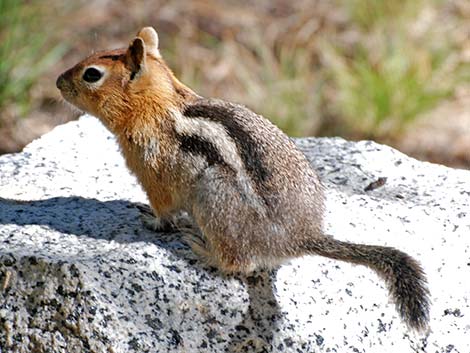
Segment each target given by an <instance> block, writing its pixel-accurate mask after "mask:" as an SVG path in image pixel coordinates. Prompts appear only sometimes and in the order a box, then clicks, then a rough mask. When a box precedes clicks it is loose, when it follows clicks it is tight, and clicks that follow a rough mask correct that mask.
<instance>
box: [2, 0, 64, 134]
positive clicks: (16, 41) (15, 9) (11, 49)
mask: <svg viewBox="0 0 470 353" xmlns="http://www.w3.org/2000/svg"><path fill="white" fill-rule="evenodd" d="M45 10H46V7H45V6H44V4H43V3H42V2H41V1H18V0H0V13H1V16H0V111H3V110H4V109H6V108H7V107H14V109H15V115H16V116H17V117H21V116H23V115H24V114H25V113H27V112H28V111H29V109H30V108H31V106H32V101H31V99H30V95H29V94H30V90H31V87H32V86H33V85H34V84H35V82H36V81H37V80H38V78H39V77H40V76H41V75H42V74H43V73H44V72H45V71H46V70H47V69H48V68H49V67H51V66H52V65H54V64H56V63H57V62H58V61H59V60H60V59H61V57H62V55H63V54H64V52H65V50H66V48H67V44H65V43H61V44H54V43H52V42H51V40H50V38H49V34H48V33H49V32H48V31H51V30H53V28H52V26H48V25H47V24H46V19H47V16H46V11H45ZM1 124H2V119H1V118H0V125H1Z"/></svg>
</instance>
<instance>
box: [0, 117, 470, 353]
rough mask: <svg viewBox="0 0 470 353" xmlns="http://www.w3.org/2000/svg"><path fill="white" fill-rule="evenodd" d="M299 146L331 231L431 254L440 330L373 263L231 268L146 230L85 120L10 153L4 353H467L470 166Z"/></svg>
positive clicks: (132, 193) (382, 149) (94, 128)
mask: <svg viewBox="0 0 470 353" xmlns="http://www.w3.org/2000/svg"><path fill="white" fill-rule="evenodd" d="M296 143H297V144H298V145H299V147H300V148H301V149H302V150H303V151H304V152H305V154H306V155H307V157H308V158H309V160H310V161H311V163H312V165H313V166H314V167H315V168H316V170H317V171H318V172H319V175H320V176H321V179H322V180H323V182H324V183H325V185H326V186H327V188H328V192H327V209H328V210H327V215H326V230H327V232H328V233H330V234H332V235H333V236H335V237H336V238H338V239H342V240H348V241H353V242H361V243H370V244H380V245H387V246H394V247H396V248H399V249H401V250H403V251H406V252H408V253H409V254H410V255H412V256H414V257H415V258H416V259H418V260H419V261H420V262H421V263H422V265H423V267H424V269H425V271H426V272H427V275H428V280H429V288H430V291H431V296H432V308H431V329H430V330H429V332H426V333H422V334H418V333H415V332H411V331H409V330H407V328H406V326H405V325H404V324H403V323H402V322H401V320H400V319H399V317H398V315H397V313H396V311H395V307H394V305H393V303H391V302H390V300H389V298H388V293H387V291H386V288H385V286H384V283H383V282H382V280H381V279H380V278H378V277H377V275H376V274H375V273H374V272H372V271H371V270H369V269H368V268H365V267H362V266H353V265H350V264H348V263H343V262H338V261H333V260H329V259H325V258H322V257H313V256H312V257H304V258H301V259H296V260H293V261H291V262H290V263H288V264H286V265H284V266H282V267H281V268H279V269H278V270H276V271H271V272H264V271H260V272H256V273H254V274H253V275H251V276H247V277H240V276H222V275H221V274H219V273H218V272H217V271H216V270H215V269H213V268H210V267H207V266H205V265H203V264H202V263H201V262H199V261H198V259H197V257H196V256H195V255H194V254H193V253H192V252H191V251H190V249H189V248H188V247H187V246H186V245H185V244H184V243H183V242H181V236H180V235H179V234H175V233H173V234H171V233H170V234H162V233H159V234H157V233H153V232H151V231H149V230H147V229H146V228H144V227H143V226H142V223H141V219H140V215H139V210H138V208H137V207H136V205H137V204H138V203H146V197H145V195H144V193H143V192H142V190H141V189H140V187H139V186H138V184H137V182H136V180H135V179H134V177H133V176H131V175H130V174H129V172H128V171H127V169H126V167H125V165H124V162H123V160H122V158H121V156H120V154H119V150H118V147H117V146H116V144H115V141H114V139H113V137H112V136H111V135H110V134H109V133H108V132H107V131H106V130H105V128H104V127H103V126H102V125H101V124H100V123H99V122H98V121H97V120H96V119H94V118H92V117H88V116H85V117H82V118H81V119H80V120H79V121H77V122H72V123H68V124H66V125H63V126H59V127H57V128H56V129H55V130H53V131H52V132H51V133H49V134H47V135H45V136H43V137H42V138H40V139H38V140H36V141H34V142H33V143H31V144H30V145H28V146H27V147H26V148H25V149H24V151H23V152H22V153H18V154H12V155H5V156H2V157H0V197H1V198H0V352H1V353H4V352H67V353H74V352H109V353H121V352H131V353H132V352H188V353H191V352H461V353H468V352H470V338H469V337H470V308H469V306H470V284H469V278H470V276H469V274H470V207H469V204H470V172H469V171H464V170H454V169H449V168H446V167H443V166H439V165H433V164H430V163H425V162H419V161H416V160H414V159H411V158H409V157H407V156H405V155H403V154H401V153H400V152H397V151H396V150H393V149H392V148H389V147H387V146H382V145H379V144H376V143H373V142H369V141H362V142H348V141H345V140H342V139H339V138H333V139H330V138H306V139H298V140H296ZM379 178H386V181H385V183H384V184H383V185H382V186H379V187H378V188H376V189H373V190H370V191H365V189H366V188H367V186H368V185H369V184H371V183H372V182H374V181H377V180H378V179H379ZM381 180H385V179H381Z"/></svg>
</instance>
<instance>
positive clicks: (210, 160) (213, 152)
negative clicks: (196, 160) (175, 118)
mask: <svg viewBox="0 0 470 353" xmlns="http://www.w3.org/2000/svg"><path fill="white" fill-rule="evenodd" d="M176 137H177V139H178V141H179V142H180V148H181V150H182V151H184V152H187V153H190V154H193V155H199V156H202V157H204V159H205V160H206V161H207V164H209V165H210V166H213V165H216V164H218V165H223V166H228V164H227V162H226V161H225V160H224V158H223V157H222V155H221V154H220V153H219V151H218V150H217V148H216V147H215V146H214V144H213V143H212V142H210V141H207V140H205V139H204V138H202V137H200V136H197V135H182V134H177V135H176Z"/></svg>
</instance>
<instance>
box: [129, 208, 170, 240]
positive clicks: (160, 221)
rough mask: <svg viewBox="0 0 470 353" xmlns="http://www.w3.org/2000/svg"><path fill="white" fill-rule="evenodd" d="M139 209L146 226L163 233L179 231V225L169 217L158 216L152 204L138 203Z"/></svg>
mask: <svg viewBox="0 0 470 353" xmlns="http://www.w3.org/2000/svg"><path fill="white" fill-rule="evenodd" d="M136 207H137V209H138V210H139V211H140V218H141V219H142V223H143V224H144V227H145V228H147V229H149V230H151V231H154V232H162V233H175V232H178V227H177V226H176V225H175V224H174V223H173V222H172V221H171V220H169V219H166V218H161V217H156V216H155V214H154V213H153V210H152V208H151V207H150V206H148V205H145V204H137V205H136Z"/></svg>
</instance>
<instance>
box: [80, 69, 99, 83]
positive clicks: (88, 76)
mask: <svg viewBox="0 0 470 353" xmlns="http://www.w3.org/2000/svg"><path fill="white" fill-rule="evenodd" d="M102 76H103V74H102V73H101V72H100V71H99V70H97V69H95V68H94V67H90V68H88V69H86V70H85V72H84V73H83V79H84V80H85V81H86V82H90V83H93V82H96V81H98V80H99V79H100V78H101V77H102Z"/></svg>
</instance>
